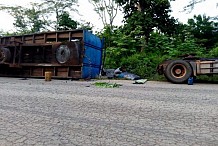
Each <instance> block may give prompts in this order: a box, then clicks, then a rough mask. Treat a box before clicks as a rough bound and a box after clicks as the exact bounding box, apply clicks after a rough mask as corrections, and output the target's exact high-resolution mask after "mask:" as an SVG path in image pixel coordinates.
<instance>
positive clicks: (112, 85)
mask: <svg viewBox="0 0 218 146" xmlns="http://www.w3.org/2000/svg"><path fill="white" fill-rule="evenodd" d="M94 85H95V86H96V87H102V88H119V87H120V86H122V85H121V84H117V83H108V82H95V83H94Z"/></svg>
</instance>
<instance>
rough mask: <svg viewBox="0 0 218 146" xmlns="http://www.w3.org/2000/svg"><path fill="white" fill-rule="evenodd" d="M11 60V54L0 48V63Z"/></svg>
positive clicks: (7, 50)
mask: <svg viewBox="0 0 218 146" xmlns="http://www.w3.org/2000/svg"><path fill="white" fill-rule="evenodd" d="M10 59H11V52H10V50H9V49H8V48H0V63H4V62H9V61H10Z"/></svg>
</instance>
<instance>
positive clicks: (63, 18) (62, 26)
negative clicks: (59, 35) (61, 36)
mask: <svg viewBox="0 0 218 146" xmlns="http://www.w3.org/2000/svg"><path fill="white" fill-rule="evenodd" d="M77 24H78V23H77V22H76V21H74V20H72V19H71V18H70V14H69V13H68V12H63V14H62V15H60V18H59V22H58V30H70V29H76V28H77Z"/></svg>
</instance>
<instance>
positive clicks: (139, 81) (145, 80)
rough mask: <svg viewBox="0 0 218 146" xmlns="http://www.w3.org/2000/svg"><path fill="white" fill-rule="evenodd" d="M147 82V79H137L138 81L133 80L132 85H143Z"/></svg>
mask: <svg viewBox="0 0 218 146" xmlns="http://www.w3.org/2000/svg"><path fill="white" fill-rule="evenodd" d="M147 81H148V80H147V79H139V80H135V82H134V83H133V84H144V83H145V82H147Z"/></svg>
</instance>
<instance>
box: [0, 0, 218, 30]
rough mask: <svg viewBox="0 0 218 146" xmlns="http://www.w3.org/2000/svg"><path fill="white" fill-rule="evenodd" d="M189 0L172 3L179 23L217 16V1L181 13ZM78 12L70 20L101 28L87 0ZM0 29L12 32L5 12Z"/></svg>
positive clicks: (13, 1) (3, 0)
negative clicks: (198, 15) (196, 18)
mask: <svg viewBox="0 0 218 146" xmlns="http://www.w3.org/2000/svg"><path fill="white" fill-rule="evenodd" d="M34 1H35V2H37V1H39V0H0V4H5V5H10V6H15V5H21V6H28V4H29V3H30V2H34ZM188 1H189V0H176V1H175V2H172V10H173V12H172V16H174V17H175V18H178V19H179V21H181V22H183V23H186V22H187V19H188V18H192V17H193V15H194V14H206V15H207V16H211V17H212V16H216V15H218V13H217V12H218V8H217V7H216V3H218V0H207V2H204V3H201V4H198V5H197V6H196V7H195V9H194V10H193V11H192V13H189V14H187V13H186V12H181V11H182V10H183V7H184V6H185V5H187V4H188ZM78 10H79V12H80V14H81V15H82V16H76V15H75V14H74V13H72V14H71V15H72V18H75V20H77V19H78V17H80V18H81V19H83V20H85V21H87V22H91V23H92V24H93V25H94V27H95V28H94V29H95V30H99V29H101V28H102V23H101V21H100V19H99V17H98V15H97V14H96V13H95V12H94V11H93V6H92V5H91V4H90V3H89V2H88V0H79V7H78ZM122 17H123V15H122V14H121V13H119V15H118V16H117V18H116V20H115V25H120V24H121V21H122ZM0 18H1V22H0V29H2V30H4V31H10V30H13V17H11V16H10V15H8V14H7V13H5V12H0Z"/></svg>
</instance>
